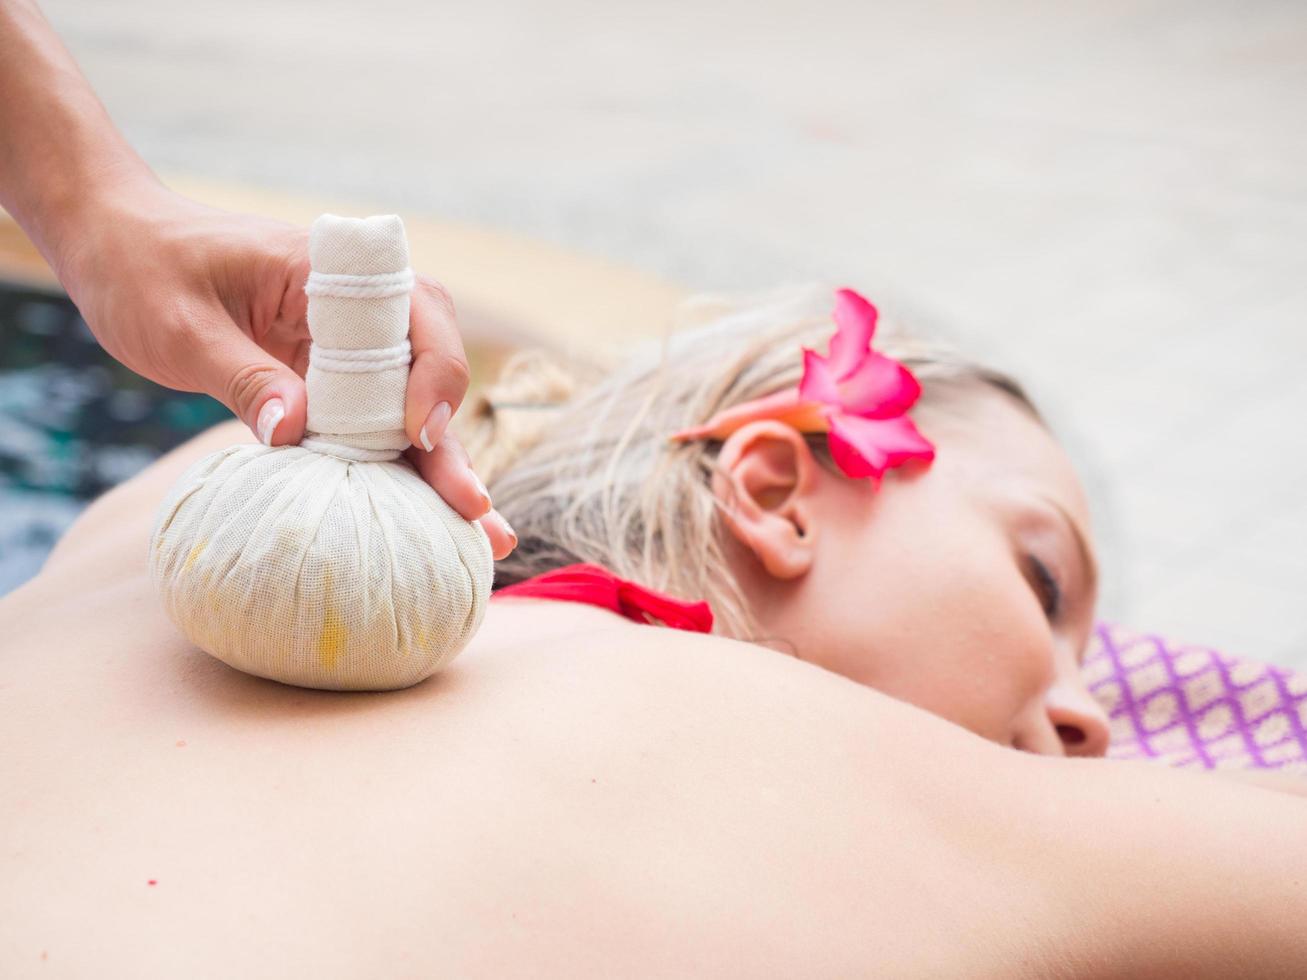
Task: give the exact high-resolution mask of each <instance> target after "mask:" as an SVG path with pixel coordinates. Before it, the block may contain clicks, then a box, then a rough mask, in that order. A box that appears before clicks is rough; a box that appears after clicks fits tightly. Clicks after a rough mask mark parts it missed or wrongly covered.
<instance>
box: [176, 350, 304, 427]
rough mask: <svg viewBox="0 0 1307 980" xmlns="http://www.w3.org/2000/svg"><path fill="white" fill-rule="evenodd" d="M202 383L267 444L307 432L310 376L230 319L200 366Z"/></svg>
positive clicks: (207, 390)
mask: <svg viewBox="0 0 1307 980" xmlns="http://www.w3.org/2000/svg"><path fill="white" fill-rule="evenodd" d="M199 368H200V372H202V373H201V374H200V377H199V381H200V387H201V388H203V390H204V391H206V392H207V393H208V394H210V395H212V396H213V397H214V398H216V399H218V400H219V401H220V402H222V403H223V404H224V405H226V406H227V407H228V408H229V409H231V410H232V412H233V413H235V415H236V417H237V418H239V419H240V420H241V421H242V422H244V423H245V424H246V425H247V426H249V429H250V431H251V432H253V433H254V435H255V436H256V437H257V438H258V440H259V441H260V442H262V443H263V444H264V445H265V446H292V445H295V444H297V443H298V442H299V441H300V440H301V439H302V438H304V426H305V421H306V417H307V413H308V397H307V395H306V392H305V388H304V379H303V378H301V377H300V376H299V375H298V374H296V373H295V372H294V371H292V370H291V369H290V368H289V367H288V366H286V365H285V364H283V363H282V362H281V361H279V360H277V359H276V358H275V357H273V356H272V355H271V354H269V353H268V352H267V351H265V350H264V349H263V348H262V347H260V346H259V345H258V344H256V343H255V342H254V341H253V340H251V339H250V338H249V337H248V336H246V335H245V334H244V333H242V332H241V331H240V330H239V329H236V328H235V326H234V325H232V324H228V325H227V329H226V330H225V331H224V332H223V339H222V342H221V343H220V344H218V345H217V346H216V347H213V348H210V350H209V352H208V358H207V363H205V364H202V365H200V366H199Z"/></svg>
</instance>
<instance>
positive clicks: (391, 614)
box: [150, 216, 493, 691]
mask: <svg viewBox="0 0 1307 980" xmlns="http://www.w3.org/2000/svg"><path fill="white" fill-rule="evenodd" d="M311 242H312V245H311V261H312V262H313V266H314V270H315V272H316V271H319V270H320V264H319V263H320V262H321V263H324V264H328V265H329V266H331V267H333V271H332V273H331V275H333V276H339V275H345V276H376V275H386V274H393V273H395V272H396V271H397V270H406V269H407V267H408V248H407V244H406V242H405V241H404V233H403V226H402V225H401V224H400V222H399V219H398V218H395V217H387V218H369V219H367V220H366V221H357V220H353V221H351V220H348V219H342V218H334V217H330V216H324V217H323V218H319V219H318V221H317V222H316V223H315V224H314V227H313V235H312V239H311ZM328 256H330V258H328ZM342 266H343V267H347V270H348V271H343V272H342V271H341V267H342ZM326 285H327V286H328V287H329V288H330V289H332V290H336V289H342V288H356V287H357V289H359V290H362V291H363V292H362V293H361V294H355V295H343V296H342V295H334V294H333V295H324V294H322V293H318V294H317V295H314V292H315V290H314V289H313V288H310V290H309V291H310V301H309V316H310V329H311V330H312V332H313V337H314V341H315V347H314V351H313V354H312V358H313V361H314V362H315V366H313V367H311V368H310V372H309V419H310V429H311V430H312V432H313V435H312V436H311V439H306V441H305V444H304V445H302V446H290V447H281V448H269V447H266V446H259V445H241V446H234V447H231V448H229V449H224V450H221V451H219V452H216V453H213V454H211V455H209V456H207V457H206V458H204V459H202V460H200V461H199V462H198V463H196V464H195V465H194V466H192V467H191V468H190V469H189V470H188V471H187V472H186V473H185V474H183V475H182V477H181V479H180V480H178V481H177V483H176V484H175V485H174V486H173V488H172V490H171V491H170V492H169V494H168V496H167V497H166V499H165V500H164V501H163V503H162V505H161V506H160V508H159V511H158V514H157V516H156V519H155V527H154V533H153V535H152V538H151V546H150V574H151V578H152V579H153V581H154V583H155V587H156V589H157V591H158V593H159V596H160V598H161V600H162V602H163V605H164V608H165V610H166V611H167V613H168V615H169V616H170V617H171V619H172V620H173V622H175V623H176V624H177V626H178V627H179V628H180V629H181V631H182V632H183V633H184V634H185V635H186V636H187V637H188V638H189V639H190V640H191V641H192V642H193V643H194V644H195V645H196V646H198V647H200V648H201V649H203V650H205V651H207V652H208V653H210V654H212V655H213V656H215V657H217V658H218V659H219V660H222V661H223V662H225V663H227V664H230V665H231V666H233V667H235V668H237V669H239V670H243V671H245V672H247V673H250V674H256V675H258V676H260V677H268V678H271V679H273V680H277V681H281V682H283V683H287V684H296V685H299V686H302V687H314V688H322V689H327V690H354V691H359V690H391V689H395V688H402V687H408V686H410V685H412V684H415V683H417V682H418V681H420V680H422V679H423V678H425V677H428V676H430V675H431V674H433V673H435V672H436V671H437V670H439V669H440V667H441V666H443V665H444V664H445V663H447V662H449V660H451V659H452V658H453V657H454V656H455V655H456V654H457V653H458V652H459V651H460V650H462V649H463V647H464V646H465V645H466V643H467V641H468V640H469V639H471V637H472V634H473V633H474V632H475V631H476V629H477V627H478V626H479V625H480V623H481V619H482V617H483V615H484V613H485V607H486V602H487V600H488V599H489V597H490V587H491V578H492V574H493V561H492V558H491V554H490V544H489V542H488V540H487V539H486V536H485V533H484V532H483V531H482V530H481V528H480V527H479V526H477V525H475V524H471V523H468V522H467V521H465V520H463V518H461V517H460V516H459V515H458V514H457V513H455V512H454V511H453V509H451V508H450V507H449V505H447V504H446V503H445V502H444V501H443V500H441V499H440V497H439V496H438V495H437V494H436V493H435V491H433V490H432V489H431V488H430V487H429V486H428V485H427V484H426V483H425V482H424V481H423V480H422V478H421V477H420V476H418V474H417V473H416V472H415V471H414V470H413V469H412V467H411V466H409V464H408V463H407V462H406V461H404V460H402V459H387V460H376V459H375V454H381V455H385V456H387V457H391V456H397V454H398V453H399V451H400V450H401V449H402V448H403V447H404V446H405V445H407V441H406V440H404V439H403V403H404V390H405V384H406V381H407V373H408V353H407V347H406V343H407V341H406V335H407V327H408V293H407V289H405V291H404V292H403V293H402V294H401V293H397V292H395V291H394V290H395V289H396V288H397V284H396V283H393V282H392V283H390V284H389V285H387V284H386V283H384V282H383V283H375V282H374V283H372V284H370V285H369V284H363V285H360V284H359V283H357V282H347V281H346V280H344V279H329V280H327V282H326ZM400 285H402V283H401V284H400ZM367 290H374V293H372V294H368V292H367ZM401 326H402V329H400V327H401ZM369 331H374V332H369ZM397 331H398V332H397ZM401 360H402V362H403V363H402V365H401V364H400V363H399V362H400V361H401ZM391 362H394V363H393V364H392V363H391ZM360 364H362V365H363V367H364V368H366V370H360V369H359V365H360ZM374 369H376V370H374ZM350 398H353V399H355V400H356V402H357V403H360V404H361V405H362V406H363V408H362V412H363V414H365V415H366V421H361V420H359V419H356V418H355V417H354V415H353V414H352V413H351V411H350V409H349V405H348V404H347V399H350ZM324 400H325V401H326V402H328V405H327V410H326V411H323V410H322V409H321V406H318V407H317V409H315V402H320V401H324ZM354 454H365V455H367V454H374V455H373V458H372V459H369V460H367V461H360V459H359V458H358V457H357V456H356V455H354Z"/></svg>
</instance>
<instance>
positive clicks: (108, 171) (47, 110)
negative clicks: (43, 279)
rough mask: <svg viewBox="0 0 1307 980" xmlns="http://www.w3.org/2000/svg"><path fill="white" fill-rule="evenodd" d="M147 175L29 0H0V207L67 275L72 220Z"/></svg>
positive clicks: (74, 237) (79, 219)
mask: <svg viewBox="0 0 1307 980" xmlns="http://www.w3.org/2000/svg"><path fill="white" fill-rule="evenodd" d="M152 179H153V177H152V175H151V173H150V171H149V168H148V167H146V165H145V164H144V162H143V161H142V160H141V158H140V157H139V156H137V155H136V153H135V152H134V151H133V150H132V148H131V147H130V146H128V144H127V142H126V140H124V139H123V137H122V136H121V134H119V132H118V131H117V129H115V127H114V125H113V122H112V120H110V118H109V114H108V113H107V112H106V111H105V108H104V106H103V105H102V104H101V103H100V100H99V99H98V98H96V96H95V93H94V92H93V91H91V87H90V85H89V84H87V81H86V79H85V78H84V77H83V76H82V73H81V71H80V70H79V69H78V67H77V65H76V63H75V62H74V61H73V59H72V56H71V55H70V54H69V53H68V51H67V49H66V48H65V47H64V46H63V44H62V42H60V40H59V38H58V37H57V36H56V35H55V33H54V31H53V30H52V29H51V28H50V25H49V24H48V23H46V20H45V18H44V17H43V16H42V15H41V12H40V11H39V10H38V9H37V7H36V4H35V3H34V2H32V0H0V205H3V206H4V208H5V210H7V211H8V212H9V213H10V214H12V215H13V216H14V218H15V219H16V220H17V221H18V223H19V225H21V226H22V228H23V230H24V231H26V232H27V234H28V235H29V236H30V237H31V239H32V241H33V242H34V243H35V244H36V246H37V248H39V249H40V250H41V254H42V255H44V256H45V259H46V261H47V262H49V263H50V265H51V267H52V268H53V269H54V270H55V272H56V273H57V274H59V275H60V277H61V278H63V275H64V269H65V267H66V265H67V262H68V259H69V252H70V250H71V248H73V247H74V244H75V242H76V240H77V237H78V235H77V230H76V229H77V228H78V226H79V225H80V224H81V223H82V222H83V221H84V220H85V215H86V214H87V212H88V211H91V210H93V209H94V208H95V207H96V205H97V203H98V202H99V200H100V199H101V198H102V197H103V196H104V195H105V194H107V193H108V192H109V191H110V190H112V189H113V188H114V187H117V186H119V185H122V184H124V183H129V182H132V181H140V180H152Z"/></svg>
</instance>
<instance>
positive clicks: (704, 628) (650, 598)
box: [495, 565, 713, 633]
mask: <svg viewBox="0 0 1307 980" xmlns="http://www.w3.org/2000/svg"><path fill="white" fill-rule="evenodd" d="M495 595H496V596H517V597H519V598H536V599H560V600H562V601H564V602H584V603H588V604H589V605H592V606H602V607H603V608H604V609H611V610H612V611H613V612H615V613H619V614H620V615H622V616H625V617H626V618H627V619H631V620H634V621H635V622H637V623H651V624H653V625H655V626H670V627H672V628H673V629H678V630H689V631H690V632H693V633H710V632H712V623H713V616H712V609H711V608H710V607H709V605H708V603H706V602H683V601H682V600H680V599H674V598H672V597H671V596H669V595H664V594H663V593H661V592H655V591H653V589H646V588H644V587H643V586H640V585H636V584H635V583H634V582H628V581H627V580H626V579H622V578H618V577H617V576H616V575H614V574H613V573H612V572H610V571H608V569H606V568H602V567H601V566H599V565H568V566H566V567H564V568H556V569H554V570H553V571H550V572H545V573H544V574H542V575H537V576H535V577H534V578H529V579H527V580H526V581H525V582H518V583H517V584H515V585H506V586H504V587H503V588H502V589H497V590H495Z"/></svg>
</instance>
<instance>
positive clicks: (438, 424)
mask: <svg viewBox="0 0 1307 980" xmlns="http://www.w3.org/2000/svg"><path fill="white" fill-rule="evenodd" d="M453 414H454V410H453V409H452V408H451V407H450V405H449V402H441V403H440V404H439V405H437V406H436V407H435V408H433V409H432V410H431V414H430V415H428V416H427V421H426V423H425V424H424V425H423V426H422V429H421V431H420V432H418V440H419V441H420V442H421V443H422V448H423V449H425V450H426V451H427V452H431V451H432V450H433V449H435V448H436V443H435V441H433V439H432V438H431V437H432V434H434V435H435V438H436V439H437V440H438V439H440V437H441V436H443V435H444V434H445V426H447V425H449V419H450V417H451V416H452V415H453Z"/></svg>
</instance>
